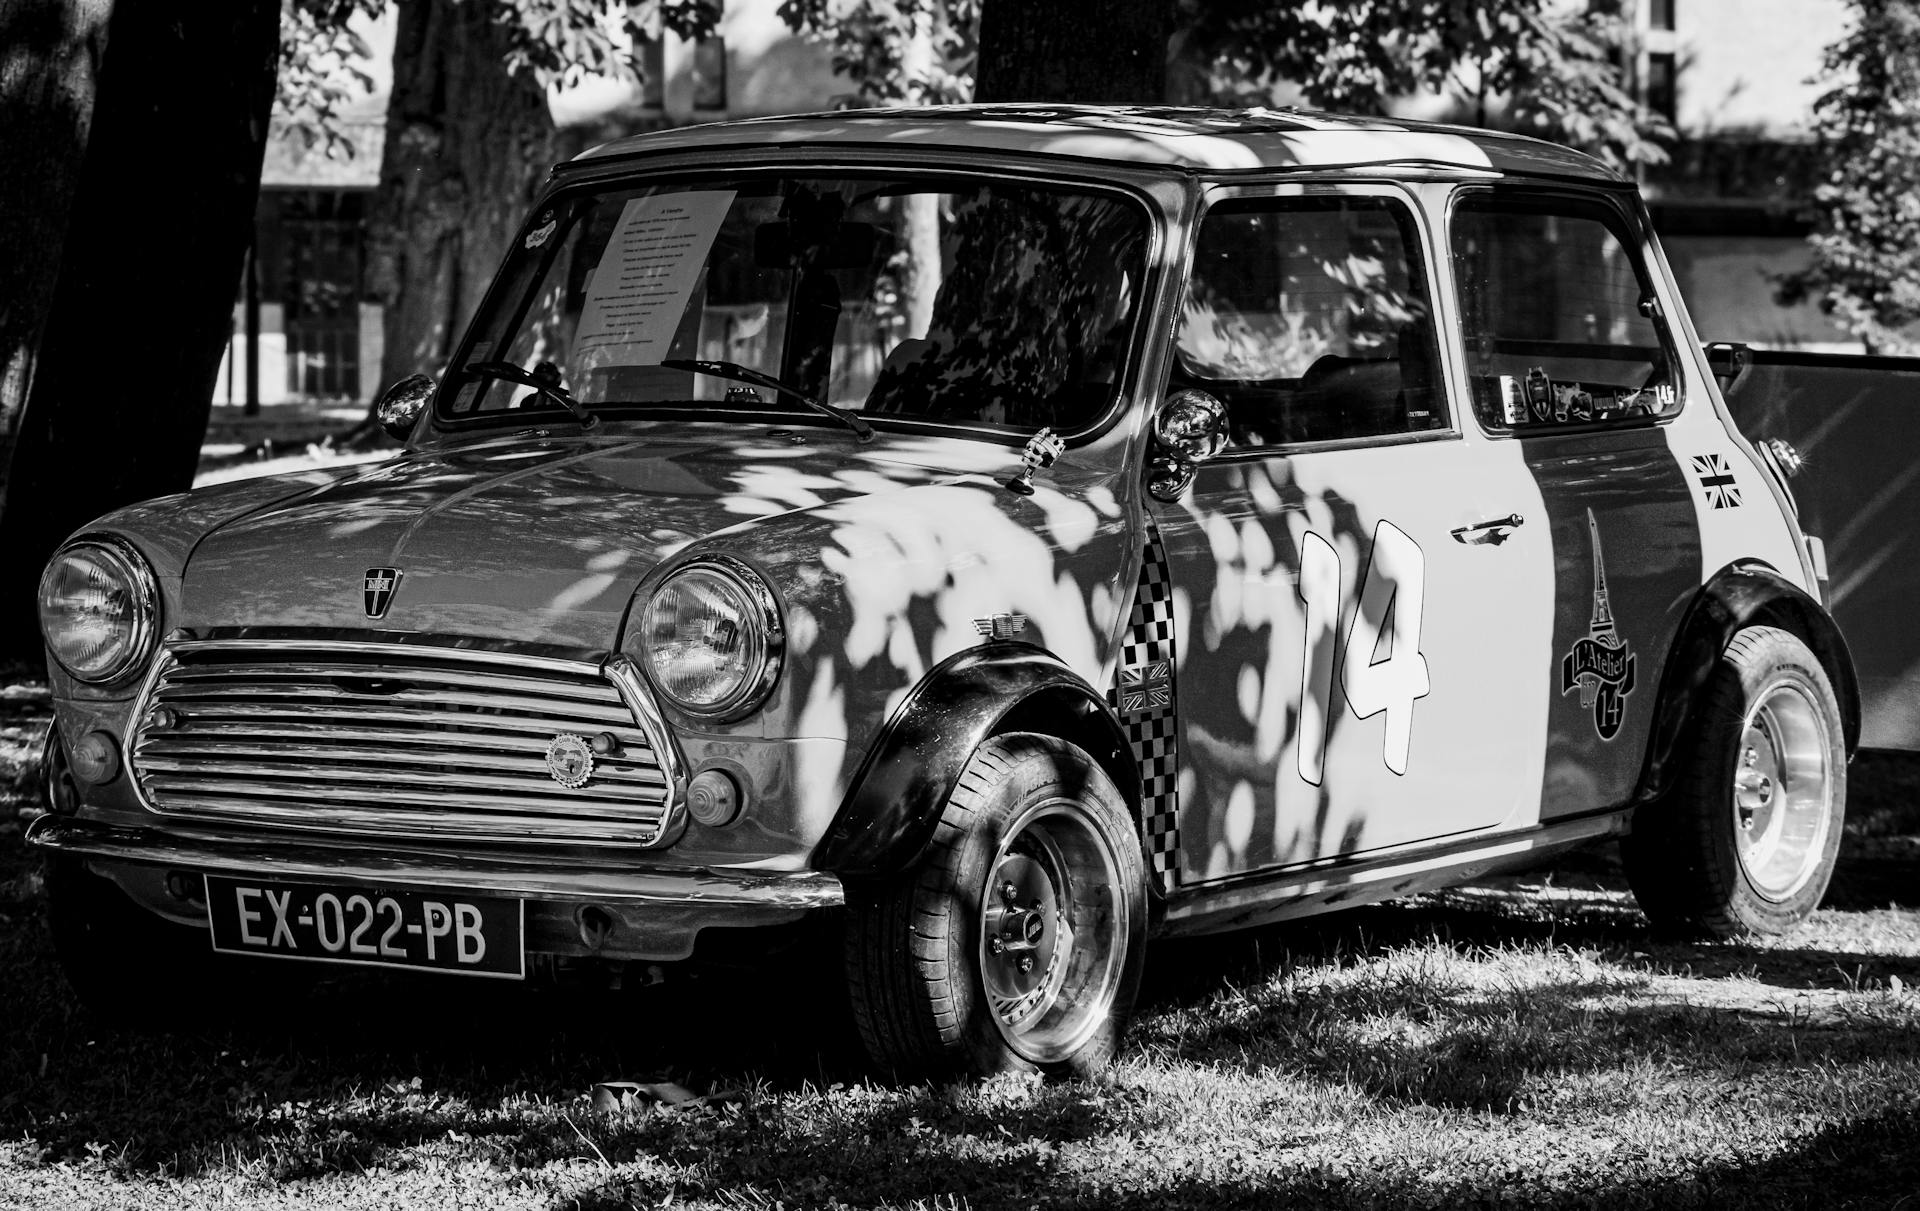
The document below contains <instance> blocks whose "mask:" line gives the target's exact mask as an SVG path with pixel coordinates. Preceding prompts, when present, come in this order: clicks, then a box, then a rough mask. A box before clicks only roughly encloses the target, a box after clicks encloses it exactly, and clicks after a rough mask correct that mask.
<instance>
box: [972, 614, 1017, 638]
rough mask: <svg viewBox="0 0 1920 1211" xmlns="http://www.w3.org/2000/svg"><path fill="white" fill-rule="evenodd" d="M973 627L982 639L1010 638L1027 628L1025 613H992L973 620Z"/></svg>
mask: <svg viewBox="0 0 1920 1211" xmlns="http://www.w3.org/2000/svg"><path fill="white" fill-rule="evenodd" d="M973 629H974V630H976V631H978V632H980V637H981V638H982V639H1012V638H1013V637H1014V636H1015V635H1018V634H1020V633H1021V632H1022V631H1024V630H1026V629H1027V616H1026V615H1025V614H994V615H992V616H991V617H988V618H976V619H974V620H973Z"/></svg>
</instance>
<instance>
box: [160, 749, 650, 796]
mask: <svg viewBox="0 0 1920 1211" xmlns="http://www.w3.org/2000/svg"><path fill="white" fill-rule="evenodd" d="M304 756H305V757H306V758H307V759H306V760H302V759H300V758H299V757H293V756H286V757H282V756H269V757H264V758H263V757H260V756H259V755H258V750H257V749H240V748H224V747H221V746H218V745H205V746H201V747H187V746H169V747H167V748H165V749H161V748H159V747H157V746H153V745H150V746H148V748H147V749H146V751H145V754H144V756H143V757H142V767H143V768H144V769H147V770H149V771H152V772H154V773H161V772H166V773H191V772H193V771H194V770H197V769H202V768H205V767H206V766H207V765H208V764H209V763H210V762H216V761H217V762H219V763H220V767H221V769H223V770H231V771H232V772H233V773H234V774H235V775H236V776H239V775H247V776H259V775H274V776H283V775H285V776H291V775H294V774H300V775H304V776H309V777H313V778H316V779H320V778H326V777H328V776H329V775H330V774H331V773H332V772H333V771H338V773H337V775H334V776H337V777H340V778H343V779H351V780H353V781H358V782H365V781H371V780H374V779H385V780H387V781H391V780H392V779H393V777H394V774H395V771H394V770H393V769H392V768H391V767H392V766H396V765H398V766H407V767H421V768H423V769H438V770H440V771H441V772H440V773H439V774H438V775H436V777H435V781H436V782H438V783H440V784H441V785H443V786H472V787H480V788H485V787H489V786H495V785H498V784H499V783H500V781H501V779H499V778H488V777H476V776H475V775H474V774H472V773H466V772H458V769H461V768H463V769H465V770H481V771H492V772H495V773H500V774H507V775H512V776H514V777H516V778H517V779H523V780H525V781H526V782H528V783H529V784H532V785H533V786H534V787H535V788H536V789H539V788H540V784H542V783H544V784H545V785H546V786H550V787H553V788H554V789H555V790H559V791H563V792H566V793H568V794H575V795H581V796H586V797H598V795H599V792H600V791H601V790H602V789H603V788H611V787H615V786H634V785H651V786H656V787H660V786H665V785H666V783H665V780H664V779H662V778H661V777H660V774H659V771H657V770H654V771H651V772H650V773H649V771H647V770H644V769H635V768H632V767H631V766H628V765H625V764H623V763H616V762H612V761H599V762H596V763H595V764H594V767H593V773H594V782H593V783H591V784H589V785H587V786H584V787H581V788H580V789H578V790H574V791H569V790H568V789H567V788H566V787H562V786H561V785H560V784H559V783H557V782H555V781H554V780H553V779H552V778H551V777H550V776H549V775H548V773H547V758H546V754H545V753H544V752H543V753H539V754H536V755H535V756H534V757H533V758H531V759H528V758H525V757H519V758H516V757H511V756H499V755H497V754H493V753H463V754H461V757H460V760H459V762H458V763H457V767H456V763H455V762H451V761H448V760H447V758H446V757H445V756H444V755H441V754H434V753H419V752H406V751H402V750H391V751H385V752H383V751H381V750H378V749H339V750H328V751H325V752H308V753H305V754H304ZM321 757H324V758H325V760H324V761H322V760H315V759H314V758H321ZM363 774H364V775H365V776H362V775H363Z"/></svg>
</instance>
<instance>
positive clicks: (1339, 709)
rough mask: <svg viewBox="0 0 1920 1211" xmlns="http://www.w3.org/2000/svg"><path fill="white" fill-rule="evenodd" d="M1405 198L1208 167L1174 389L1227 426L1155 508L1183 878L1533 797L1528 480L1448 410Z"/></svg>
mask: <svg viewBox="0 0 1920 1211" xmlns="http://www.w3.org/2000/svg"><path fill="white" fill-rule="evenodd" d="M1422 196H1423V195H1422V193H1420V192H1417V191H1416V190H1414V189H1411V188H1401V187H1399V186H1395V185H1390V184H1378V185H1354V186H1351V187H1343V188H1324V187H1322V188H1302V187H1297V186H1296V187H1272V188H1267V189H1264V190H1262V189H1240V190H1222V191H1220V192H1219V193H1217V194H1216V195H1215V196H1213V197H1212V198H1211V199H1210V205H1209V207H1208V209H1207V212H1206V214H1205V216H1204V218H1203V220H1202V222H1201V225H1200V229H1199V233H1198V236H1197V242H1196V246H1195V254H1194V259H1193V263H1192V269H1191V272H1190V275H1189V280H1188V283H1187V288H1186V292H1185V298H1184V303H1183V309H1182V315H1181V318H1180V321H1179V334H1178V339H1177V349H1176V355H1175V359H1174V360H1175V366H1174V369H1173V371H1172V375H1171V381H1170V389H1171V390H1175V391H1177V390H1182V389H1192V390H1199V391H1204V392H1207V393H1208V394H1210V395H1213V396H1215V397H1216V398H1218V399H1219V400H1220V401H1221V402H1222V403H1224V404H1225V406H1226V411H1227V416H1228V421H1229V431H1230V436H1229V444H1228V446H1227V448H1226V450H1225V451H1224V452H1222V453H1221V454H1220V455H1219V456H1218V457H1216V458H1214V459H1212V460H1210V461H1208V462H1205V463H1202V464H1201V465H1200V466H1199V467H1198V468H1197V470H1196V472H1195V475H1194V478H1193V480H1192V482H1191V484H1190V486H1189V487H1188V488H1187V490H1186V491H1185V492H1184V493H1182V494H1181V495H1180V496H1178V497H1177V499H1174V500H1172V501H1166V502H1160V503H1157V504H1155V505H1154V506H1153V510H1152V520H1153V523H1154V526H1155V528H1156V530H1157V532H1158V535H1159V538H1160V541H1161V542H1162V543H1163V544H1164V549H1165V553H1166V557H1167V560H1168V568H1169V575H1170V577H1171V580H1172V584H1173V598H1174V619H1175V632H1176V643H1177V648H1178V651H1177V661H1176V667H1177V673H1176V677H1177V686H1176V689H1177V698H1178V702H1179V732H1180V751H1181V775H1180V778H1179V834H1180V839H1179V854H1180V867H1179V878H1180V881H1181V882H1183V883H1195V882H1205V881H1209V880H1217V879H1222V878H1230V877H1233V876H1236V875H1242V874H1246V873H1250V872H1254V871H1259V870H1264V869H1272V868H1276V867H1282V866H1287V865H1293V864H1298V863H1305V862H1312V861H1316V860H1322V859H1329V858H1333V857H1336V856H1339V855H1347V854H1357V853H1363V852H1368V851H1373V850H1379V849H1383V848H1386V847H1391V846H1397V845H1405V844H1408V843H1413V842H1419V841H1423V840H1427V839H1431V838H1439V837H1447V836H1453V835H1456V834H1461V833H1466V832H1469V831H1472V830H1484V829H1492V828H1496V827H1499V826H1502V825H1508V824H1513V823H1516V822H1521V821H1528V820H1530V819H1531V818H1532V813H1533V811H1534V809H1535V807H1536V806H1537V803H1538V790H1539V786H1540V779H1541V764H1540V753H1541V749H1542V743H1543V739H1544V726H1543V722H1542V720H1541V718H1540V711H1539V704H1540V701H1541V699H1542V697H1543V696H1544V695H1545V691H1546V685H1545V679H1544V669H1545V667H1546V663H1547V655H1548V646H1549V640H1550V625H1549V624H1550V620H1551V617H1552V613H1551V606H1552V592H1553V584H1552V567H1551V563H1550V547H1549V544H1548V542H1547V541H1546V535H1545V533H1544V530H1545V527H1543V526H1542V525H1540V524H1538V518H1539V514H1540V502H1541V498H1540V494H1539V491H1538V489H1537V488H1536V487H1535V484H1534V480H1533V478H1532V477H1531V476H1530V475H1529V474H1528V472H1527V469H1526V467H1525V465H1524V463H1523V461H1522V459H1521V457H1520V450H1519V448H1518V447H1517V446H1516V445H1515V444H1514V443H1512V442H1496V441H1490V440H1488V439H1487V438H1486V437H1485V435H1484V434H1482V433H1480V432H1479V431H1478V430H1474V429H1471V428H1467V427H1463V425H1462V424H1461V421H1460V417H1459V416H1458V415H1457V414H1456V411H1455V408H1454V404H1453V395H1454V393H1453V392H1452V391H1450V390H1449V389H1448V386H1447V384H1448V379H1449V371H1448V367H1449V366H1450V365H1452V364H1453V362H1454V354H1453V353H1451V352H1450V351H1447V350H1446V346H1447V345H1448V343H1449V342H1446V341H1443V340H1442V339H1440V338H1441V334H1442V333H1443V332H1444V331H1445V329H1446V326H1447V324H1448V323H1449V322H1450V321H1449V319H1448V317H1447V315H1446V314H1444V312H1443V311H1440V310H1436V305H1435V291H1434V290H1433V289H1432V288H1431V281H1432V274H1431V272H1430V267H1431V265H1432V263H1433V259H1432V257H1431V255H1430V253H1429V251H1428V249H1429V248H1430V241H1429V240H1428V239H1427V236H1426V232H1427V230H1428V229H1427V227H1426V225H1425V223H1424V221H1423V220H1422V218H1421V214H1422V211H1421V202H1420V199H1421V197H1422ZM1425 196H1426V197H1427V199H1428V201H1429V203H1430V204H1434V205H1438V204H1439V202H1440V200H1441V199H1442V198H1443V197H1444V193H1443V187H1441V186H1429V187H1425Z"/></svg>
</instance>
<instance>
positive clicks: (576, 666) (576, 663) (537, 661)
mask: <svg viewBox="0 0 1920 1211" xmlns="http://www.w3.org/2000/svg"><path fill="white" fill-rule="evenodd" d="M167 647H168V649H169V650H171V651H176V652H213V651H226V652H248V651H253V652H258V651H270V652H289V651H291V652H353V653H358V654H360V655H376V656H377V655H383V654H391V653H414V652H417V653H419V654H420V655H421V656H422V657H423V658H428V659H431V658H432V657H434V656H436V655H440V656H444V657H447V658H450V659H453V660H471V661H473V662H475V663H476V664H504V665H515V666H519V667H521V668H544V669H551V670H553V671H554V672H557V673H572V674H575V675H576V676H581V677H597V676H599V673H600V669H599V666H597V665H595V664H593V663H592V662H591V661H585V660H563V659H561V658H560V657H557V656H529V655H522V654H521V653H519V652H496V651H493V650H492V649H490V648H456V647H444V646H430V645H427V644H406V643H375V642H372V641H369V640H364V639H182V640H178V641H176V642H174V643H170V644H168V645H167Z"/></svg>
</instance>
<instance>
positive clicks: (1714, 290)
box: [1626, 0, 1860, 353]
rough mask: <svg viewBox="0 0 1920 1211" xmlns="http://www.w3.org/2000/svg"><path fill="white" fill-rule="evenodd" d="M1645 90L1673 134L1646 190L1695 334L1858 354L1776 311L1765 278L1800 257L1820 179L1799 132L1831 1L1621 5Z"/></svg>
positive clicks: (1831, 17) (1797, 313) (1824, 323)
mask: <svg viewBox="0 0 1920 1211" xmlns="http://www.w3.org/2000/svg"><path fill="white" fill-rule="evenodd" d="M1629 4H1630V6H1631V7H1630V9H1628V10H1626V11H1630V12H1631V13H1632V15H1633V18H1634V20H1635V22H1636V24H1637V25H1638V27H1639V29H1640V44H1641V45H1640V49H1639V53H1638V58H1637V62H1636V63H1635V64H1634V68H1635V71H1634V75H1635V79H1636V80H1637V82H1638V86H1639V88H1640V91H1641V95H1642V97H1643V98H1644V99H1645V100H1646V101H1647V103H1648V104H1649V105H1651V106H1652V107H1654V108H1656V109H1659V110H1660V111H1662V112H1663V113H1665V114H1666V115H1667V116H1668V117H1670V118H1671V119H1673V121H1674V125H1675V126H1676V128H1677V129H1678V130H1679V132H1680V140H1679V142H1678V144H1677V145H1676V146H1675V147H1673V148H1672V155H1673V159H1672V162H1671V163H1669V164H1667V165H1664V166H1661V167H1659V168H1655V169H1650V170H1648V171H1647V173H1646V174H1645V178H1644V180H1643V182H1642V183H1643V185H1644V187H1645V189H1646V193H1647V199H1648V202H1649V204H1650V205H1651V207H1652V210H1653V221H1654V227H1655V229H1656V230H1657V231H1659V233H1660V238H1661V243H1662V245H1663V246H1664V247H1665V248H1666V252H1667V259H1668V260H1669V261H1670V262H1671V263H1672V265H1673V269H1674V274H1675V276H1676V277H1678V278H1679V280H1680V288H1681V292H1682V293H1683V294H1684V295H1685V296H1686V299H1687V307H1688V309H1689V310H1690V311H1691V312H1692V314H1693V319H1694V323H1695V324H1696V326H1698V328H1699V330H1700V339H1702V340H1704V341H1745V342H1746V343H1748V344H1750V345H1756V346H1765V347H1768V348H1775V349H1813V350H1824V351H1831V352H1849V353H1858V352H1860V346H1859V344H1858V343H1857V342H1855V341H1853V340H1852V339H1851V338H1850V337H1849V336H1848V335H1847V334H1846V333H1845V332H1843V331H1841V330H1840V329H1839V328H1836V327H1835V326H1834V325H1833V324H1832V323H1831V322H1829V321H1828V320H1827V318H1826V317H1825V316H1823V315H1821V314H1820V312H1819V309H1818V308H1816V307H1814V306H1813V305H1811V304H1807V305H1803V306H1799V307H1781V306H1779V305H1778V304H1776V303H1775V302H1774V301H1773V284H1772V276H1773V275H1777V274H1781V273H1785V272H1788V271H1790V270H1794V269H1799V268H1801V267H1802V266H1804V265H1805V264H1806V263H1807V260H1808V250H1807V244H1806V237H1807V233H1808V232H1809V230H1810V229H1811V216H1810V214H1809V212H1808V205H1809V203H1810V201H1811V199H1812V197H1813V189H1814V186H1815V185H1816V184H1817V183H1818V181H1817V177H1818V169H1817V165H1816V163H1815V161H1814V157H1813V154H1812V153H1813V146H1812V142H1811V135H1810V133H1809V128H1810V124H1811V121H1812V115H1813V104H1814V101H1815V99H1816V98H1818V97H1819V95H1820V94H1821V92H1823V91H1825V87H1826V86H1824V85H1822V84H1820V83H1818V82H1817V81H1816V79H1815V77H1816V76H1817V75H1818V74H1819V72H1820V61H1821V57H1822V55H1823V54H1824V53H1825V51H1826V48H1827V47H1828V46H1829V45H1830V44H1832V43H1833V42H1836V41H1838V40H1839V38H1840V37H1841V35H1842V34H1843V33H1844V32H1845V30H1846V27H1847V24H1848V22H1849V20H1850V14H1849V10H1848V8H1847V6H1846V5H1845V4H1843V3H1842V2H1841V0H1629Z"/></svg>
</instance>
